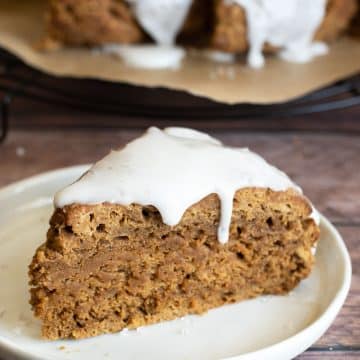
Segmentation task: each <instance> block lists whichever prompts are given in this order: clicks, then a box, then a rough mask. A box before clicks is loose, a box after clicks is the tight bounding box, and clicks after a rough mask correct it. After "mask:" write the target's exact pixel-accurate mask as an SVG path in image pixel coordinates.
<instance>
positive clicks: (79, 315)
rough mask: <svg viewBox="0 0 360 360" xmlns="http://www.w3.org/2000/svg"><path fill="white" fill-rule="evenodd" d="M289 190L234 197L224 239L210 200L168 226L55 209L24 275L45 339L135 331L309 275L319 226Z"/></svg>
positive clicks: (101, 209) (134, 214) (111, 208)
mask: <svg viewBox="0 0 360 360" xmlns="http://www.w3.org/2000/svg"><path fill="white" fill-rule="evenodd" d="M310 213H311V207H310V205H309V204H308V202H307V201H306V200H305V199H304V197H302V196H301V195H299V194H298V193H297V192H295V191H293V190H287V191H281V192H276V191H272V190H270V189H263V188H244V189H241V190H239V191H237V193H236V195H235V198H234V203H233V216H232V223H231V229H230V239H229V242H228V243H226V244H225V245H222V244H221V243H219V242H218V240H217V236H216V233H217V227H218V223H219V215H220V202H219V199H218V197H217V195H215V194H211V195H209V196H207V197H206V198H204V199H203V200H201V201H200V202H198V203H197V204H194V205H193V206H191V207H190V208H189V209H188V210H187V211H186V212H185V214H184V215H183V218H182V220H181V222H180V223H179V224H178V225H176V226H174V227H170V226H168V225H165V224H164V223H163V222H162V219H161V216H160V214H159V212H158V211H157V210H156V208H154V207H152V206H140V205H136V204H133V205H130V206H122V205H113V204H108V203H105V204H100V205H79V204H74V205H70V206H66V207H64V208H61V209H57V210H55V212H54V214H53V216H52V218H51V221H50V229H49V231H48V234H47V241H46V243H45V244H43V245H41V246H40V247H39V248H38V249H37V251H36V253H35V255H34V257H33V260H32V263H31V265H30V268H29V275H30V285H31V300H30V303H31V305H32V308H33V310H34V312H35V315H36V316H37V317H38V318H40V319H41V320H42V335H43V337H44V338H47V339H59V338H85V337H89V336H95V335H99V334H103V333H110V332H116V331H119V330H121V329H123V328H130V329H132V328H136V327H139V326H143V325H147V324H152V323H155V322H159V321H164V320H170V319H174V318H177V317H180V316H183V315H186V314H201V313H204V312H206V311H207V310H209V309H211V308H214V307H217V306H220V305H223V304H229V303H234V302H237V301H239V300H243V299H248V298H252V297H255V296H259V295H263V294H285V293H287V292H289V291H290V290H291V289H293V288H294V287H295V286H296V285H297V284H298V283H299V281H300V280H301V279H304V278H305V277H307V276H308V275H309V273H310V271H311V268H312V266H313V263H314V257H313V255H312V252H311V248H312V247H313V245H314V244H315V243H316V241H317V240H318V238H319V228H318V226H317V225H316V224H315V222H314V221H313V220H312V219H310V218H309V215H310Z"/></svg>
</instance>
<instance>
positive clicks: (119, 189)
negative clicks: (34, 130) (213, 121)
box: [54, 127, 301, 243]
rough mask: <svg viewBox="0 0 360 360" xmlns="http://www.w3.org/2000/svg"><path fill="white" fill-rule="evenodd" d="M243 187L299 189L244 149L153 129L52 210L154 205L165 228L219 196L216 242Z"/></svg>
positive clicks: (223, 238)
mask: <svg viewBox="0 0 360 360" xmlns="http://www.w3.org/2000/svg"><path fill="white" fill-rule="evenodd" d="M244 187H262V188H264V187H265V188H271V189H273V190H276V191H280V190H286V189H288V188H293V189H296V190H297V191H298V192H301V189H300V188H299V187H298V186H297V185H295V184H294V183H293V182H292V181H291V180H290V179H289V178H288V177H287V175H285V174H284V173H283V172H281V171H280V170H278V169H277V168H275V167H273V166H271V165H269V164H268V163H267V162H266V161H265V160H264V159H263V158H261V157H260V156H259V155H257V154H255V153H253V152H251V151H249V150H248V149H240V148H230V147H225V146H223V145H222V144H221V143H220V142H219V141H218V140H216V139H214V138H212V137H210V136H209V135H207V134H204V133H201V132H198V131H195V130H191V129H185V128H167V129H165V130H160V129H158V128H155V127H152V128H150V129H148V130H147V132H146V133H145V134H144V135H143V136H141V137H140V138H138V139H135V140H133V141H132V142H130V143H129V144H128V145H126V146H125V147H124V148H123V149H121V150H117V151H112V152H111V153H110V154H109V155H107V156H106V157H104V158H103V159H102V160H100V161H99V162H97V163H96V164H95V165H93V166H92V168H91V169H90V170H89V171H88V172H87V173H85V174H84V175H83V176H82V177H81V178H80V179H79V180H78V181H76V182H75V183H73V184H72V185H70V186H68V187H66V188H65V189H63V190H61V191H59V192H58V193H57V194H56V195H55V200H54V202H55V206H57V207H63V206H65V205H69V204H72V203H80V204H96V203H102V202H110V203H118V204H123V205H129V204H132V203H137V204H140V205H153V206H155V207H156V208H157V209H158V211H159V212H160V214H161V216H162V220H163V222H164V223H165V224H167V225H170V226H174V225H176V224H178V223H179V222H180V220H181V218H182V216H183V214H184V212H185V211H186V209H187V208H189V207H190V206H191V205H193V204H195V203H196V202H198V201H200V200H201V199H203V198H204V197H206V196H207V195H209V194H212V193H216V194H218V196H219V198H220V201H221V216H220V223H219V227H218V239H219V241H220V242H221V243H225V242H227V240H228V237H229V227H230V222H231V215H232V206H233V198H234V194H235V192H236V191H237V190H238V189H240V188H244Z"/></svg>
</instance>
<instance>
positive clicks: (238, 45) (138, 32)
mask: <svg viewBox="0 0 360 360" xmlns="http://www.w3.org/2000/svg"><path fill="white" fill-rule="evenodd" d="M356 8H357V0H329V3H328V6H327V14H326V17H325V18H324V21H323V23H322V25H321V27H320V28H319V30H318V32H317V34H316V39H317V40H322V41H331V40H333V39H335V38H336V37H337V36H338V35H339V34H340V33H342V32H343V31H344V30H346V29H347V27H348V25H349V23H350V21H351V19H352V17H353V16H354V15H355V12H356ZM246 34H247V24H246V18H245V14H244V11H243V9H242V8H241V7H240V6H239V5H236V4H233V5H229V4H226V2H225V0H194V1H193V5H192V8H191V10H190V13H189V15H188V18H187V19H186V21H185V24H184V27H183V29H182V31H181V33H180V34H179V36H178V40H179V42H180V43H184V44H187V45H193V46H208V47H213V48H216V49H219V50H222V51H226V52H233V53H244V52H246V51H247V49H248V42H247V35H246ZM148 41H151V40H150V39H149V37H148V36H147V35H146V34H145V33H144V31H143V30H142V29H141V27H140V26H139V24H138V23H137V22H136V20H135V19H134V17H133V15H132V12H131V9H130V8H129V6H128V5H127V3H126V1H124V0H86V1H85V0H51V1H50V5H49V10H48V13H47V41H45V42H44V45H45V47H51V48H55V47H57V46H61V45H101V44H105V43H139V42H148ZM266 49H267V50H273V49H272V48H271V47H269V46H266Z"/></svg>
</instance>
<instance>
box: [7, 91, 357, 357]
mask: <svg viewBox="0 0 360 360" xmlns="http://www.w3.org/2000/svg"><path fill="white" fill-rule="evenodd" d="M1 95H2V94H1V92H0V98H1ZM10 115H11V118H10V119H11V126H10V132H9V136H8V138H7V139H6V141H5V143H4V144H2V145H0V186H4V185H6V184H9V183H11V182H13V181H17V180H20V179H23V178H25V177H27V176H30V175H34V174H38V173H40V172H43V171H46V170H51V169H56V168H60V167H64V166H69V165H75V164H82V163H89V162H93V161H94V160H95V159H99V158H101V157H102V156H103V155H105V154H106V153H107V152H108V151H109V149H110V148H116V147H118V146H120V145H122V144H124V143H125V142H127V141H128V140H130V139H132V138H134V137H135V136H137V135H138V134H139V133H140V132H141V131H142V130H143V127H145V126H148V125H158V126H164V125H170V124H171V125H185V126H193V127H198V128H205V129H208V130H209V131H210V132H211V134H212V135H214V136H216V137H219V138H220V139H221V140H223V141H224V142H225V143H226V144H229V145H233V146H247V147H249V148H250V149H252V150H254V151H256V152H259V153H260V154H261V155H262V156H264V157H265V158H266V159H267V160H268V161H270V162H271V163H273V164H275V165H276V166H278V167H280V168H281V169H283V170H284V171H285V172H287V173H288V174H289V175H290V176H291V177H292V178H293V179H294V180H295V181H296V182H297V183H299V184H300V185H301V186H302V188H303V189H304V192H305V193H306V194H307V195H308V197H309V198H310V199H312V201H313V203H314V204H315V206H316V207H317V208H318V209H319V210H320V211H321V212H322V213H323V214H325V215H326V216H327V217H328V218H329V219H330V220H331V221H332V222H333V223H334V224H335V225H336V226H337V228H338V229H339V231H340V232H341V234H342V235H343V237H344V239H345V242H346V245H347V247H348V248H349V250H350V253H351V257H352V263H353V278H352V286H351V292H350V295H349V297H348V298H347V301H346V303H345V306H344V307H343V309H342V310H341V313H340V314H339V316H338V317H337V319H336V321H335V322H334V324H333V325H332V326H331V328H330V329H329V330H328V331H327V333H326V334H325V335H324V336H323V337H322V338H321V339H320V340H319V341H318V342H317V343H316V344H314V345H313V346H312V347H311V348H310V349H309V350H308V351H307V352H306V353H304V354H302V355H301V356H300V357H299V359H302V360H305V359H319V358H323V359H333V360H335V359H360V246H359V245H360V108H353V109H351V110H344V111H336V112H331V113H324V114H319V115H312V116H301V117H293V118H282V119H274V120H266V119H262V120H261V119H257V120H254V119H248V120H242V121H238V122H234V121H232V122H224V121H221V120H217V121H213V122H196V121H195V122H192V123H189V122H187V121H185V120H186V119H184V121H177V122H176V123H175V122H172V121H169V120H167V121H154V120H149V119H137V120H136V121H135V122H134V120H133V119H131V118H119V117H117V116H102V115H98V114H94V113H92V114H89V113H81V112H76V111H73V110H70V109H63V108H62V109H60V108H56V107H52V106H40V105H35V104H33V103H32V102H29V101H15V102H14V103H13V104H12V106H11V114H10ZM134 126H135V127H134ZM0 357H1V354H0Z"/></svg>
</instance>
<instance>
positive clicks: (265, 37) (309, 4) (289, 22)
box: [227, 0, 328, 68]
mask: <svg viewBox="0 0 360 360" xmlns="http://www.w3.org/2000/svg"><path fill="white" fill-rule="evenodd" d="M227 2H228V3H236V4H238V5H240V6H242V7H243V8H244V10H245V13H246V20H247V26H248V41H249V46H250V49H249V54H248V63H249V65H250V66H252V67H254V68H260V67H262V66H263V65H264V56H263V54H262V50H263V46H264V44H265V43H269V44H270V45H273V46H275V47H279V48H280V52H279V56H280V57H281V58H283V59H285V60H288V61H292V62H298V63H304V62H307V61H310V60H311V59H312V58H314V57H315V56H319V55H324V54H326V53H327V51H328V48H327V46H326V45H325V44H324V43H319V42H313V38H314V34H315V32H316V30H317V28H318V27H319V25H320V24H321V21H322V20H323V18H324V15H325V11H326V2H327V0H272V1H268V0H227Z"/></svg>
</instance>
